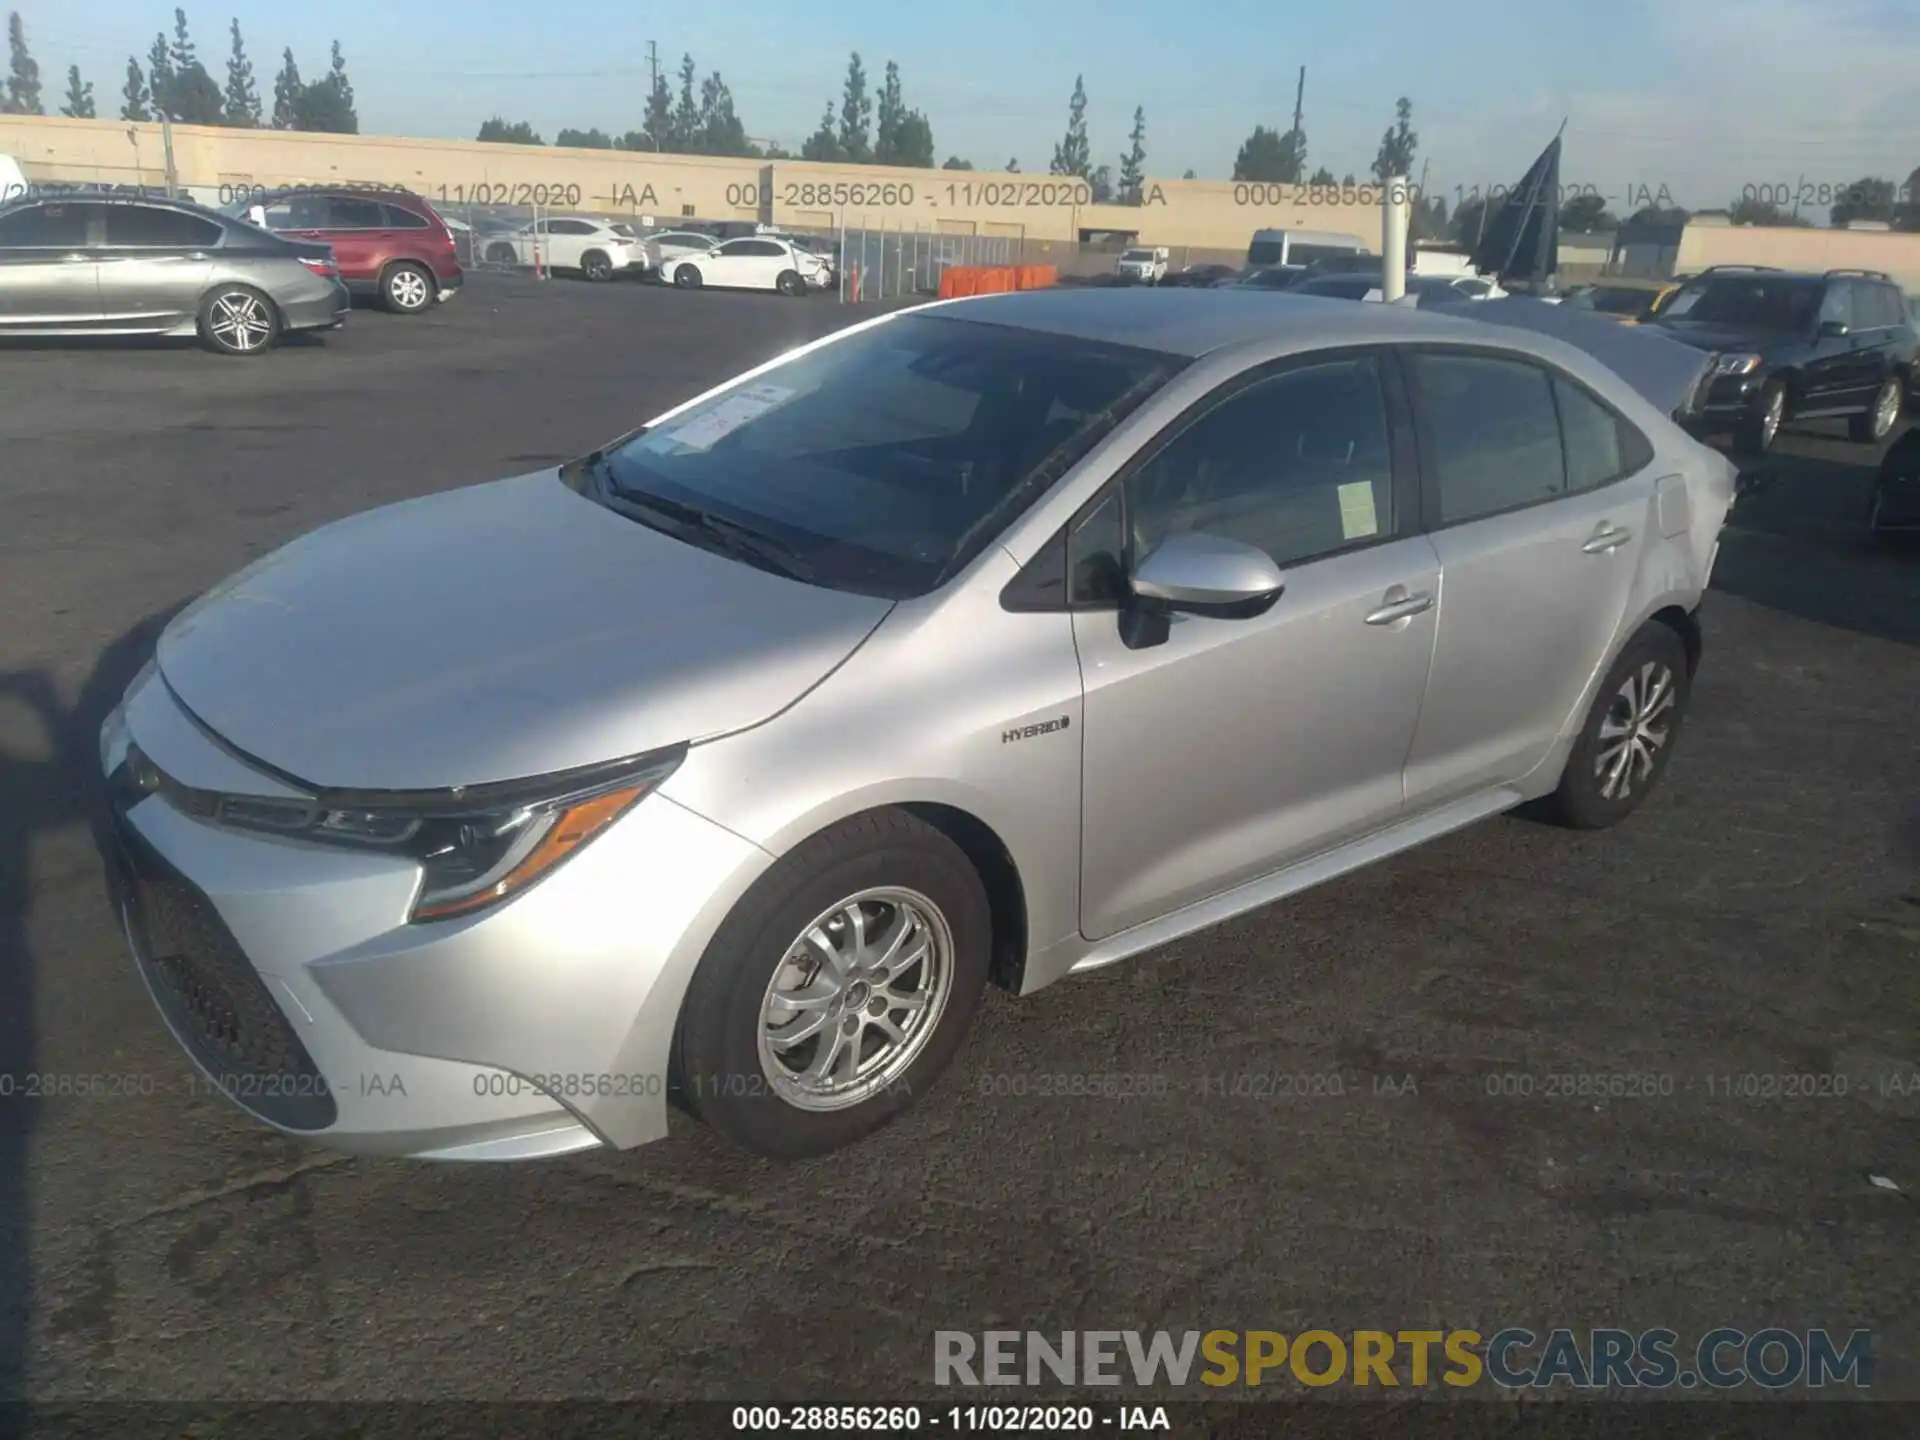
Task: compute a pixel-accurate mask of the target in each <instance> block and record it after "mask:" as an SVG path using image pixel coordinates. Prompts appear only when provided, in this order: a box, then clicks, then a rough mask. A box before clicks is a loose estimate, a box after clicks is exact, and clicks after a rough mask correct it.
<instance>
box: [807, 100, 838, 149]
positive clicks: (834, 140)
mask: <svg viewBox="0 0 1920 1440" xmlns="http://www.w3.org/2000/svg"><path fill="white" fill-rule="evenodd" d="M800 158H801V159H802V160H816V161H819V162H820V163H822V164H836V163H838V162H839V161H841V160H844V159H846V158H847V157H846V156H845V155H843V154H842V153H841V151H840V135H839V132H838V131H836V130H835V129H834V123H833V101H831V100H829V101H827V109H826V113H825V114H824V115H822V116H821V117H820V128H819V129H817V130H815V131H814V132H813V134H811V135H809V136H808V137H807V138H806V141H805V142H804V143H803V144H802V145H801V146H800Z"/></svg>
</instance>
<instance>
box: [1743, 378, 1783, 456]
mask: <svg viewBox="0 0 1920 1440" xmlns="http://www.w3.org/2000/svg"><path fill="white" fill-rule="evenodd" d="M1787 399H1788V396H1787V387H1786V385H1785V383H1784V382H1782V381H1779V380H1769V381H1768V382H1767V383H1766V384H1765V385H1764V386H1762V387H1761V390H1760V393H1759V395H1757V396H1756V397H1755V398H1754V402H1753V408H1752V409H1751V410H1749V411H1748V412H1747V413H1746V415H1744V416H1743V417H1742V418H1741V420H1740V424H1739V427H1738V428H1737V429H1736V430H1735V431H1734V433H1733V443H1734V445H1735V446H1736V447H1737V448H1738V449H1739V450H1740V452H1741V453H1742V454H1744V455H1764V454H1766V453H1767V452H1768V451H1769V450H1771V449H1772V448H1773V442H1774V441H1775V440H1777V439H1779V437H1780V425H1781V424H1782V423H1784V422H1785V420H1786V414H1787ZM1776 405H1777V406H1778V407H1779V414H1778V416H1777V418H1776V421H1775V423H1773V424H1772V425H1769V424H1768V421H1767V416H1768V414H1769V412H1770V410H1771V409H1772V407H1774V406H1776Z"/></svg>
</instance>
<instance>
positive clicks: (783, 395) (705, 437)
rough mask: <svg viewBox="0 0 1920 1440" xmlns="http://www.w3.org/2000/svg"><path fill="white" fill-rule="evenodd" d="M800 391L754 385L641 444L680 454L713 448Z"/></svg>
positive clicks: (656, 450)
mask: <svg viewBox="0 0 1920 1440" xmlns="http://www.w3.org/2000/svg"><path fill="white" fill-rule="evenodd" d="M798 393H799V392H798V391H796V390H791V389H789V388H787V387H786V386H784V385H750V386H748V387H747V388H746V389H745V390H742V391H740V392H739V394H737V395H729V396H728V397H727V398H726V399H724V400H722V401H721V402H720V403H719V404H718V405H715V406H714V407H713V408H712V409H711V410H708V411H705V412H703V413H702V414H698V415H695V416H693V417H691V418H690V419H687V420H683V421H681V422H680V423H679V424H677V425H674V426H671V427H670V428H668V429H665V430H661V431H659V432H657V433H656V434H652V435H649V436H648V437H647V438H646V440H645V441H644V442H642V444H641V447H640V448H641V449H643V450H649V451H653V452H655V453H668V454H676V455H677V454H684V453H685V452H687V451H689V450H695V451H698V450H711V449H712V448H713V447H714V446H715V445H717V444H718V443H719V442H720V441H722V440H724V439H726V438H727V436H729V435H731V434H732V433H733V432H734V431H736V430H738V429H739V428H740V427H741V426H742V425H745V424H747V423H748V422H749V421H753V420H758V419H759V418H760V417H761V416H762V415H765V414H766V413H767V412H768V411H769V410H777V409H779V408H780V406H782V405H784V404H786V403H787V402H788V401H789V400H791V399H792V398H793V397H794V396H795V395H796V394H798Z"/></svg>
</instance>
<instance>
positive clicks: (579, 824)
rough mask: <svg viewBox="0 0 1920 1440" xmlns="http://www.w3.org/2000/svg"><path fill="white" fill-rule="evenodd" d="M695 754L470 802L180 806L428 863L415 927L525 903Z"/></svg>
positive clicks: (497, 788)
mask: <svg viewBox="0 0 1920 1440" xmlns="http://www.w3.org/2000/svg"><path fill="white" fill-rule="evenodd" d="M685 753H686V751H685V748H684V747H678V748H676V749H674V750H671V751H666V752H662V753H657V754H653V755H648V756H642V757H639V758H637V759H634V760H630V761H624V762H621V763H620V764H618V765H614V766H596V767H594V768H593V769H591V770H589V771H572V772H569V773H567V774H565V775H557V776H552V777H548V778H547V779H544V780H536V781H529V782H526V783H515V784H511V785H489V786H476V787H474V788H473V789H471V790H468V791H465V792H461V793H448V794H440V795H396V794H382V793H380V792H361V793H354V794H345V793H336V794H333V795H327V794H322V795H318V796H315V797H314V798H313V799H311V800H280V799H271V798H266V797H259V796H242V795H205V794H196V795H183V794H181V793H179V792H178V790H177V789H175V788H174V787H169V788H170V792H171V796H172V798H173V799H174V801H175V803H176V804H179V805H180V806H181V808H182V809H185V810H187V811H188V812H189V813H193V814H198V815H200V816H202V817H203V818H205V819H208V820H211V821H213V823H215V824H217V825H229V826H232V827H234V828H235V829H240V830H251V831H255V832H257V833H263V834H270V835H280V836H284V837H286V838H288V839H295V840H307V841H313V842H316V843H319V844H325V845H340V846H346V847H349V848H352V849H357V850H385V851H389V852H391V853H393V854H396V855H404V856H406V857H407V858H408V859H410V860H414V861H416V862H418V864H419V866H420V868H421V872H422V873H421V882H420V892H419V894H418V895H416V896H415V897H414V902H413V910H412V913H411V914H410V915H409V916H408V918H409V919H410V920H413V921H416V922H418V921H425V920H445V919H450V918H452V917H454V916H457V915H468V914H471V913H473V912H474V911H477V910H482V909H485V908H486V907H487V906H489V905H495V904H498V903H499V902H500V901H502V900H505V899H507V898H509V897H510V896H513V895H517V894H519V893H520V892H521V891H522V890H525V889H527V888H528V887H529V886H531V885H532V884H533V883H534V882H535V881H537V880H539V879H540V878H541V877H542V876H544V875H546V874H548V873H549V872H550V871H552V870H553V869H555V868H556V867H557V866H559V865H560V864H561V863H562V862H563V861H565V860H566V859H567V857H568V856H570V855H572V854H573V853H574V852H575V851H578V850H580V849H582V848H583V847H584V846H585V845H586V844H587V842H589V841H590V840H592V839H593V838H594V837H595V836H596V835H598V834H600V833H601V832H602V831H603V830H605V829H606V828H607V827H608V826H609V825H611V824H613V822H614V821H616V820H618V819H619V818H620V817H621V816H622V815H624V814H626V812H627V811H628V810H630V809H632V808H633V806H634V805H635V804H636V803H638V802H639V801H640V800H641V799H642V798H643V797H644V796H646V795H647V794H648V793H649V792H650V791H652V790H654V789H656V788H657V787H658V786H659V785H660V783H661V782H662V781H664V780H665V779H666V778H667V776H669V775H671V774H672V773H673V772H674V770H675V768H676V767H677V766H678V765H679V763H680V761H681V759H682V757H683V756H684V755H685Z"/></svg>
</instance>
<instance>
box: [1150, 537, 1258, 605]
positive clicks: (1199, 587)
mask: <svg viewBox="0 0 1920 1440" xmlns="http://www.w3.org/2000/svg"><path fill="white" fill-rule="evenodd" d="M1131 583H1132V588H1133V594H1134V596H1135V598H1136V599H1139V600H1143V601H1146V602H1147V603H1148V604H1150V605H1153V606H1156V607H1158V608H1161V609H1164V610H1170V611H1178V612H1182V613H1185V614H1191V615H1207V616H1211V617H1213V618H1215V619H1220V620H1238V619H1245V618H1249V617H1251V616H1254V615H1258V614H1260V613H1261V612H1263V611H1265V610H1267V609H1268V608H1270V607H1271V606H1272V604H1273V602H1274V601H1276V600H1278V599H1279V598H1280V592H1281V591H1282V590H1284V589H1285V588H1286V580H1285V578H1284V577H1283V576H1282V575H1281V574H1280V567H1279V566H1278V565H1276V564H1274V563H1273V557H1272V556H1270V555H1268V554H1267V552H1266V551H1264V550H1257V549H1255V548H1254V547H1253V546H1251V545H1247V544H1243V543H1242V542H1240V541H1238V540H1227V539H1224V538H1222V537H1221V536H1218V535H1203V534H1194V533H1189V534H1185V535H1173V536H1169V537H1168V539H1167V540H1166V541H1165V542H1164V543H1163V544H1161V545H1160V547H1159V548H1158V549H1156V550H1155V551H1154V552H1153V553H1152V554H1151V555H1149V556H1147V558H1146V559H1145V560H1143V561H1141V562H1140V566H1139V568H1138V569H1137V570H1135V571H1134V573H1133V578H1132V582H1131Z"/></svg>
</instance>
